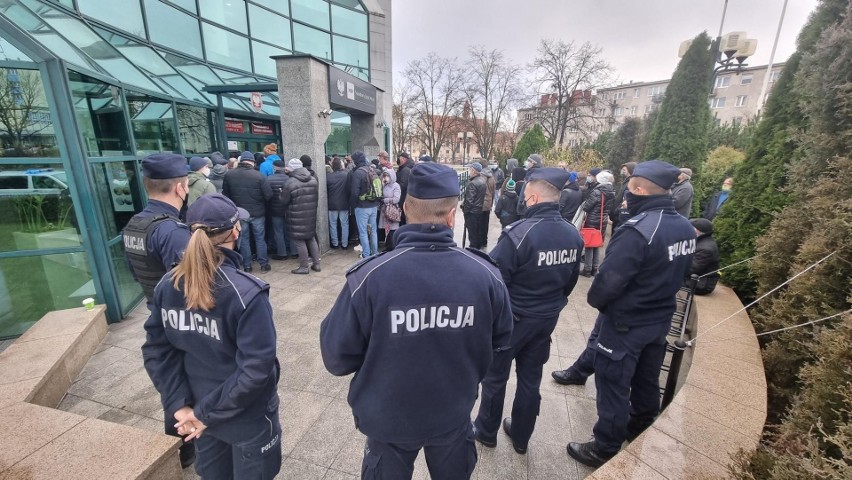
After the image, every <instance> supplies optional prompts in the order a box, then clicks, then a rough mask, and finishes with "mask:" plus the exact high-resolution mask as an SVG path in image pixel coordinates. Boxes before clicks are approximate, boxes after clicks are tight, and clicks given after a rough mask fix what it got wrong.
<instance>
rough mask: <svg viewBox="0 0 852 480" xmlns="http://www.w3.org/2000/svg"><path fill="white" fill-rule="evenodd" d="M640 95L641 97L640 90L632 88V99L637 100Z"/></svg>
mask: <svg viewBox="0 0 852 480" xmlns="http://www.w3.org/2000/svg"><path fill="white" fill-rule="evenodd" d="M640 95H642V89H641V88H634V89H633V98H639V96H640Z"/></svg>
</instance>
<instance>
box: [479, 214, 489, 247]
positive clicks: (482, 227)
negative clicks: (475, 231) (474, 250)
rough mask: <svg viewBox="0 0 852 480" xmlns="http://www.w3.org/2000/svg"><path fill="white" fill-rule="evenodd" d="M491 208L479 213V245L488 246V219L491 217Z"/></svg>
mask: <svg viewBox="0 0 852 480" xmlns="http://www.w3.org/2000/svg"><path fill="white" fill-rule="evenodd" d="M490 215H491V210H486V211H484V212H482V213H480V214H479V246H480V248H485V247H487V246H488V221H489V219H490V218H491V216H490Z"/></svg>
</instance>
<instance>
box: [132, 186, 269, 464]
mask: <svg viewBox="0 0 852 480" xmlns="http://www.w3.org/2000/svg"><path fill="white" fill-rule="evenodd" d="M258 175H259V173H258ZM248 215H249V214H248V212H246V211H245V210H243V209H241V208H237V206H236V205H234V203H233V202H231V201H230V200H228V198H226V197H225V196H223V195H222V194H219V193H213V194H210V195H204V196H203V197H200V198H199V199H198V200H196V201H195V203H193V204H192V206H190V207H189V210H187V213H186V223H187V224H188V225H189V228H190V229H191V231H192V237H191V238H190V240H189V245H187V247H186V254H185V255H184V257H183V260H181V262H180V264H178V266H177V267H175V268H174V269H172V270H171V271H170V272H169V273H167V274H166V276H165V277H163V280H162V281H161V282H160V283H159V284H158V285H157V288H156V289H155V290H154V303H153V308H151V315H150V316H149V317H148V320H146V321H145V331H146V333H147V336H146V339H145V343H144V345H142V358H143V360H144V362H145V370H146V371H147V372H148V375H149V376H150V378H151V382H152V383H153V384H154V387H156V389H157V391H158V392H159V393H160V397H161V399H162V403H163V410H164V411H165V412H166V414H167V415H170V416H172V418H174V419H175V420H177V424H176V425H175V428H176V429H177V433H178V434H180V435H182V436H185V438H184V441H185V442H189V441H193V440H194V442H195V444H196V447H197V449H198V458H197V461H196V463H195V469H196V472H197V473H198V474H199V475H200V476H201V477H202V478H205V479H221V478H273V477H274V476H275V475H276V474H277V473H278V471H279V470H280V469H281V425H280V424H279V417H278V404H279V399H278V378H279V371H280V367H279V365H278V360H277V359H276V358H275V352H276V343H275V323H274V322H273V318H272V305H270V303H269V284H267V283H266V282H264V281H263V280H260V279H258V278H256V277H254V276H252V275H249V274H246V273H243V272H241V271H240V270H239V269H240V264H241V262H242V259H241V258H240V255H239V254H238V253H237V252H235V251H234V247H235V246H236V243H237V238H238V237H239V236H240V225H239V222H240V221H245V220H247V219H248ZM172 423H174V420H173V421H172ZM131 448H133V447H132V446H131Z"/></svg>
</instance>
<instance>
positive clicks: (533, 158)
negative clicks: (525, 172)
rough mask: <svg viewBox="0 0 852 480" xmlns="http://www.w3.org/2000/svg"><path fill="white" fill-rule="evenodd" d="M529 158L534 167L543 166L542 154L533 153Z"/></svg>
mask: <svg viewBox="0 0 852 480" xmlns="http://www.w3.org/2000/svg"><path fill="white" fill-rule="evenodd" d="M527 160H529V161H530V162H532V164H533V166H534V167H540V166H541V155H539V154H537V153H533V154H532V155H530V156H529V157H527Z"/></svg>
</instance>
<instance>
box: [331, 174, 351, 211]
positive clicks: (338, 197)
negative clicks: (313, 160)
mask: <svg viewBox="0 0 852 480" xmlns="http://www.w3.org/2000/svg"><path fill="white" fill-rule="evenodd" d="M349 175H350V172H349V171H347V170H346V169H341V170H338V171H336V172H332V173H330V174H329V175H328V176H326V177H325V185H326V188H327V190H328V209H329V210H332V211H333V210H345V211H347V212H348V211H349V209H350V207H351V205H350V204H349Z"/></svg>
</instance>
